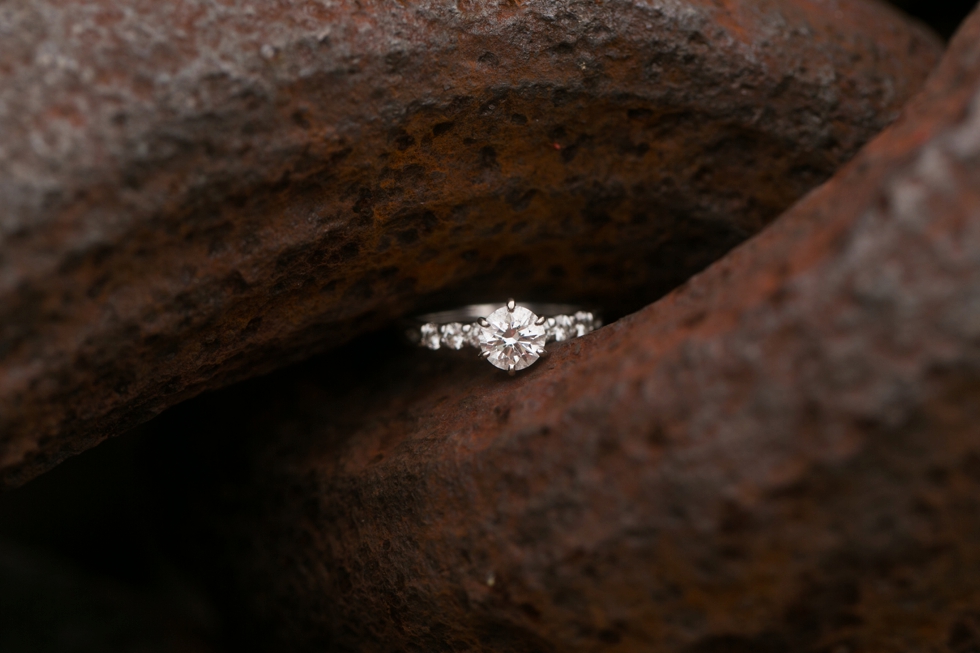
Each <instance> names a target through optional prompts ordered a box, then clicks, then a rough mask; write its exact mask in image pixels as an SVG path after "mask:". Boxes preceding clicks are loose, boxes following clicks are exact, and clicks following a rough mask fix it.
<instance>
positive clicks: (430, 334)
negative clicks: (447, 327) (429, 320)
mask: <svg viewBox="0 0 980 653" xmlns="http://www.w3.org/2000/svg"><path fill="white" fill-rule="evenodd" d="M420 333H421V335H422V346H423V347H428V348H429V349H439V327H438V326H437V325H435V324H423V325H422V329H421V331H420Z"/></svg>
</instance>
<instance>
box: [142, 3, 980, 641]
mask: <svg viewBox="0 0 980 653" xmlns="http://www.w3.org/2000/svg"><path fill="white" fill-rule="evenodd" d="M978 189H980V14H974V15H973V17H972V19H971V22H969V23H968V25H967V27H965V28H964V30H963V31H962V32H961V33H960V35H959V37H958V38H957V39H956V40H954V42H953V45H952V47H951V50H950V52H949V53H948V54H947V58H946V59H945V61H944V63H943V64H942V65H941V67H940V70H939V72H938V74H937V75H936V76H935V77H933V78H932V79H931V81H930V82H929V84H928V86H927V88H926V90H925V91H924V92H923V94H921V95H920V96H919V97H918V99H917V100H915V101H914V102H913V103H912V104H911V105H910V107H909V108H908V110H907V111H906V112H905V114H904V115H903V118H902V119H901V120H900V121H899V122H898V123H896V125H895V126H893V127H892V128H890V129H889V130H887V131H886V132H885V133H884V134H883V135H882V136H880V137H879V138H877V139H876V140H875V141H873V142H872V143H871V144H870V145H869V146H868V147H866V148H865V149H864V150H863V151H862V153H861V154H859V155H858V157H857V158H856V159H855V161H854V162H852V164H850V165H848V166H847V167H846V168H845V169H844V170H843V171H842V172H841V173H839V174H838V175H837V176H836V177H835V178H834V179H833V180H832V181H830V182H828V183H827V184H826V185H824V186H823V187H822V188H820V189H819V190H818V191H816V192H814V193H813V194H811V195H810V196H808V197H807V198H806V199H805V200H804V201H803V202H801V203H800V204H798V205H797V206H795V207H794V208H793V209H792V210H790V211H789V212H788V213H787V214H785V215H784V216H783V217H781V218H780V219H779V220H777V221H776V223H775V224H774V225H772V226H771V227H770V228H769V229H767V230H766V231H764V232H763V233H761V234H760V235H759V236H757V237H756V238H754V239H752V240H751V241H750V242H748V243H746V244H745V245H743V246H741V247H739V248H738V249H736V250H735V251H733V252H732V253H730V254H729V255H728V256H726V257H725V258H724V259H723V260H721V261H719V262H718V263H716V264H714V265H712V266H711V267H710V268H708V269H707V270H706V271H705V272H703V273H702V274H700V275H697V276H695V277H694V278H693V279H692V280H690V281H689V282H688V283H687V284H685V285H684V286H683V287H681V288H680V289H678V290H677V291H675V292H673V293H672V294H670V295H669V296H667V297H666V298H664V299H663V300H661V301H659V302H657V303H656V304H654V305H652V306H650V307H648V308H646V309H644V310H642V311H641V312H639V313H636V314H634V315H631V316H629V317H627V318H625V319H623V320H620V321H619V322H617V323H615V324H612V325H610V326H608V327H606V328H603V329H600V330H599V331H597V332H595V333H593V334H590V335H588V336H585V337H583V338H579V339H576V340H573V341H570V342H567V343H562V344H560V345H558V346H556V347H555V348H554V349H555V351H554V352H553V353H552V354H551V356H550V358H549V359H547V360H545V361H544V362H542V363H540V364H539V365H537V366H535V368H532V369H531V370H529V371H528V372H527V373H525V374H523V375H519V376H518V377H516V378H513V379H511V378H509V377H507V376H506V375H503V374H500V373H496V372H495V371H493V370H490V369H487V368H486V366H484V365H483V364H482V363H480V362H478V361H472V362H471V364H467V363H466V362H465V361H446V360H437V359H436V357H435V356H434V355H433V354H430V353H427V352H407V353H405V354H404V355H403V357H401V358H398V359H396V360H394V361H393V362H391V363H389V364H388V365H387V366H384V367H382V369H380V370H379V371H377V372H360V373H356V374H355V375H354V377H353V378H354V379H355V380H350V379H349V378H348V379H343V377H342V375H343V374H344V373H345V367H344V366H343V363H344V361H343V359H340V358H338V359H333V360H330V361H327V362H324V363H323V365H324V366H326V367H327V369H324V368H323V367H317V366H311V367H310V368H308V369H307V370H306V372H303V373H300V372H293V373H291V374H289V375H280V376H279V377H276V378H273V379H271V380H268V381H263V382H255V383H253V384H251V385H249V386H246V387H244V388H236V389H232V390H229V391H226V393H225V394H224V395H223V398H218V399H212V400H210V402H201V403H200V404H199V405H198V406H197V408H196V409H195V411H194V412H191V413H189V414H185V415H184V416H183V417H181V415H180V414H177V415H175V416H174V418H173V421H171V422H169V423H164V424H162V425H161V428H163V429H164V433H163V436H164V438H166V437H168V436H169V435H170V434H173V433H177V432H179V430H181V429H188V428H190V429H191V433H192V435H190V436H189V437H188V441H189V442H191V443H192V444H193V445H194V446H197V447H199V446H201V445H202V443H204V442H209V441H219V442H220V441H223V444H221V445H220V446H218V447H217V448H216V451H218V452H219V455H217V456H216V457H215V462H222V461H224V462H225V463H227V462H228V461H229V460H230V459H232V458H234V457H235V456H237V455H239V454H240V452H241V451H242V450H243V449H242V445H241V443H242V442H243V441H246V440H247V441H249V442H250V443H251V444H250V445H249V447H248V448H247V449H246V450H247V451H248V455H246V456H245V458H244V460H245V464H244V465H243V466H240V467H238V468H236V469H237V471H235V475H229V476H226V477H224V481H223V482H222V483H221V484H219V485H220V489H221V491H220V492H219V493H217V494H214V495H212V498H214V497H217V498H218V499H217V501H216V503H215V505H213V506H212V511H211V512H205V513H204V515H205V523H207V524H208V525H209V527H213V528H216V529H217V530H218V532H220V533H221V535H222V536H223V537H225V538H226V546H227V548H226V549H225V553H226V554H227V555H228V556H229V557H228V558H227V559H228V560H232V561H233V562H234V565H233V568H234V570H235V578H236V582H237V583H238V585H237V586H236V589H235V593H236V596H241V597H247V598H246V600H247V601H248V602H249V604H250V607H251V610H252V614H253V615H258V616H259V618H260V620H265V621H266V622H268V623H271V624H274V626H275V627H276V628H278V632H279V636H280V637H281V638H283V640H285V641H288V642H289V648H290V649H291V650H324V649H330V650H357V651H396V650H397V651H401V650H424V651H458V650H467V651H493V652H494V653H502V652H508V651H598V650H603V651H683V652H686V653H720V652H722V651H724V652H742V651H745V652H748V651H751V652H753V653H756V652H760V651H827V652H837V651H850V652H852V653H859V652H862V653H863V652H867V653H871V652H876V653H877V652H881V651H893V652H896V653H898V652H908V651H951V652H960V651H967V650H972V649H973V648H976V647H977V646H980V426H978V425H980V401H977V398H978V396H980V191H978ZM338 377H340V380H339V379H338ZM345 386H346V387H347V389H344V387H345ZM257 403H261V404H262V405H261V407H260V408H256V409H253V410H248V411H244V413H243V411H242V406H243V405H249V404H257ZM188 418H192V419H188ZM198 420H202V423H198ZM195 429H200V431H197V430H195ZM215 435H217V436H218V438H217V440H212V438H213V437H214V436H215ZM209 436H210V437H209ZM236 452H237V453H236ZM185 453H186V452H185ZM174 455H175V458H180V457H183V455H184V454H180V453H177V454H174ZM165 469H167V472H166V473H167V475H168V476H169V477H170V482H171V483H173V484H174V485H175V486H177V487H179V486H180V485H181V483H180V482H179V481H175V480H174V477H173V472H172V468H165ZM205 469H207V474H206V475H205V476H206V477H208V478H212V479H213V478H215V477H217V476H218V475H219V473H220V471H219V470H220V469H221V465H214V466H210V465H208V466H206V467H205ZM202 496H203V495H201V494H198V493H196V492H195V493H193V494H191V503H190V504H189V505H191V506H195V507H198V508H199V507H200V505H201V504H200V503H199V502H200V501H201V499H202Z"/></svg>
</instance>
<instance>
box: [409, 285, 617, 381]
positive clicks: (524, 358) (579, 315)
mask: <svg viewBox="0 0 980 653" xmlns="http://www.w3.org/2000/svg"><path fill="white" fill-rule="evenodd" d="M417 319H418V322H419V323H420V324H419V326H417V327H415V328H413V329H412V330H411V331H410V332H409V337H410V338H412V340H414V341H415V342H417V343H418V344H419V346H421V347H427V348H428V349H441V348H444V347H445V348H447V349H462V348H463V347H464V346H469V347H476V348H478V349H480V356H481V357H482V358H485V359H487V360H488V361H490V363H491V364H492V365H494V366H495V367H499V368H500V369H502V370H507V371H508V372H510V373H511V374H514V373H515V372H517V371H518V370H523V369H524V368H526V367H528V366H530V365H532V364H533V363H534V362H535V361H537V360H538V358H540V357H541V356H542V355H543V354H545V353H546V352H545V349H544V347H545V344H546V343H548V342H552V341H555V342H561V341H562V340H568V339H570V338H577V337H579V336H584V335H585V334H586V333H589V332H591V331H594V330H595V329H598V328H599V327H600V326H602V324H601V322H600V321H599V320H598V319H597V318H596V317H595V315H593V314H592V313H591V312H589V311H583V310H579V309H578V307H575V306H569V305H567V304H530V303H529V304H523V305H522V304H518V303H517V302H515V301H514V300H513V299H511V300H509V301H508V302H507V304H506V305H505V306H499V305H497V304H474V305H472V306H464V307H463V308H460V309H457V310H454V311H444V312H441V313H430V314H428V315H422V316H419V317H418V318H417Z"/></svg>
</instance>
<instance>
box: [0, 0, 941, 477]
mask: <svg viewBox="0 0 980 653" xmlns="http://www.w3.org/2000/svg"><path fill="white" fill-rule="evenodd" d="M0 33H2V38H0V196H2V199H3V207H2V212H0V316H2V319H0V483H2V484H5V485H10V484H18V483H21V482H23V481H24V480H26V479H28V478H30V477H31V476H33V475H35V474H36V473H38V472H40V471H43V470H44V469H46V468H48V467H50V466H51V465H53V464H55V463H57V461H59V460H61V459H63V458H64V457H65V456H68V455H70V454H71V453H73V452H77V451H79V450H82V449H85V448H87V447H90V446H92V445H93V444H95V443H96V442H98V441H99V440H100V439H102V438H103V437H106V436H107V435H111V434H114V433H118V432H120V431H121V430H123V429H125V428H128V427H129V426H132V425H133V424H136V423H139V422H141V421H143V420H145V419H147V418H148V417H149V416H152V415H154V414H156V413H157V412H159V411H160V410H162V409H163V408H165V407H167V406H169V405H173V404H175V403H177V402H179V401H180V400H182V399H185V398H187V397H189V396H192V395H195V394H197V393H199V392H200V391H202V390H203V389H206V388H210V387H217V386H220V385H223V384H226V383H228V382H230V381H232V380H236V379H240V378H243V377H246V376H249V375H254V374H258V373H260V372H262V371H266V370H269V369H271V368H273V367H276V366H279V365H282V364H284V363H285V362H288V361H292V360H297V359H299V358H302V357H305V356H308V355H310V354H311V353H314V352H317V351H323V350H325V349H327V348H329V347H332V346H335V345H336V344H337V343H339V342H342V341H344V340H346V339H348V338H349V337H351V336H352V335H353V334H356V333H358V332H360V331H363V330H365V329H369V328H373V327H376V326H378V325H381V324H384V323H385V322H386V321H388V320H389V319H391V318H392V317H393V316H397V315H401V314H404V313H405V312H406V311H409V310H414V309H416V308H427V307H433V306H435V305H436V304H437V303H439V301H440V300H445V301H450V300H451V301H455V300H459V299H461V298H462V299H465V300H467V301H478V300H481V299H484V298H493V299H497V298H498V297H497V295H498V294H505V293H507V292H508V291H509V290H511V289H512V288H513V287H514V286H515V284H517V283H520V284H521V287H526V288H529V292H528V297H526V298H527V299H534V298H545V299H548V300H552V301H558V300H562V299H570V298H571V299H575V300H578V301H584V300H602V301H603V302H604V303H606V304H608V307H609V308H610V309H612V310H632V309H635V308H638V307H639V306H641V305H643V304H644V303H646V302H648V301H651V300H652V299H655V298H656V297H658V296H660V295H661V294H662V293H664V292H666V291H667V290H669V289H670V288H672V287H673V286H675V285H676V284H677V283H679V282H680V281H681V280H683V279H685V278H686V277H687V276H688V275H690V274H691V273H693V272H694V271H696V270H699V269H701V268H703V267H704V266H705V265H706V264H708V263H709V262H710V261H712V260H714V259H715V258H717V257H718V256H720V255H721V254H722V253H723V252H725V251H726V250H728V249H729V248H730V247H732V246H733V245H734V244H736V243H737V242H739V241H740V240H742V239H744V238H745V237H747V236H748V235H750V234H752V233H754V232H755V231H757V230H758V229H759V228H760V227H762V226H763V225H764V224H765V223H766V222H767V221H769V220H770V219H771V218H772V217H774V216H775V215H776V214H777V213H778V212H779V211H781V210H782V209H784V208H785V207H786V206H787V205H788V204H790V203H791V202H792V201H793V200H795V199H796V198H797V197H799V196H800V195H801V194H803V193H804V192H805V191H806V190H808V189H809V188H811V187H813V186H814V185H816V184H817V183H818V182H820V181H822V180H823V179H824V178H826V177H827V176H829V175H830V174H831V173H832V172H833V171H834V170H835V169H836V168H837V167H838V165H839V164H840V163H841V162H843V161H845V160H846V159H848V158H849V157H850V156H851V155H852V154H853V153H854V152H855V151H856V150H857V148H858V147H859V146H860V144H861V143H863V142H864V141H865V140H866V139H867V138H869V137H870V136H871V135H873V134H874V133H876V132H877V131H879V130H880V129H881V128H882V127H883V126H884V125H885V124H887V123H889V122H890V121H891V120H892V119H893V118H894V117H895V116H896V114H897V112H898V110H899V108H900V107H901V106H902V104H903V102H904V101H905V99H906V98H907V97H909V95H910V94H911V92H912V91H913V90H914V89H915V88H917V87H918V85H919V83H920V82H921V80H922V79H923V77H924V75H925V74H926V72H927V71H928V70H930V68H931V66H932V65H933V62H934V61H935V60H936V57H937V56H938V52H939V47H940V46H939V45H938V43H937V41H936V40H935V38H934V37H933V36H931V35H930V34H929V33H928V32H927V31H925V30H924V29H923V28H921V27H919V26H917V25H915V24H912V23H911V22H909V21H907V20H906V19H904V18H903V17H901V16H899V15H898V14H897V13H895V12H894V11H893V10H891V9H888V8H887V7H886V6H884V5H879V4H876V3H873V2H859V1H857V0H855V1H853V2H843V1H842V0H833V1H829V2H812V1H811V0H792V1H786V0H778V1H777V0H753V1H748V0H740V1H736V0H723V1H719V0H698V1H696V2H676V1H675V0H656V1H651V2H627V1H624V0H616V1H612V2H602V3H598V2H597V3H591V2H589V3H582V2H571V1H565V0H562V1H557V0H534V1H532V2H521V3H515V2H510V1H506V2H505V1H503V0H500V1H492V2H468V1H463V0H458V1H456V2H450V1H447V0H421V1H418V2H399V3H391V2H385V3H381V2H378V1H376V0H375V1H363V0H360V1H357V2H354V1H353V0H351V1H342V2H334V3H318V2H306V1H301V0H292V1H288V2H278V3H254V4H228V3H210V2H196V1H193V0H182V1H180V2H154V1H149V0H124V1H113V2H105V1H97V0H79V1H77V2H68V1H67V0H42V1H35V0H14V1H11V2H5V3H4V4H3V7H2V8H0ZM504 296H506V295H504Z"/></svg>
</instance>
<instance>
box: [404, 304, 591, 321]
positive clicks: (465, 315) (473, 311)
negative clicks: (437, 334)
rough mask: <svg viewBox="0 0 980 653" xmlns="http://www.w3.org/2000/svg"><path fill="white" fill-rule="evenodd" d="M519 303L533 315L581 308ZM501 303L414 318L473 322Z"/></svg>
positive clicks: (559, 312)
mask: <svg viewBox="0 0 980 653" xmlns="http://www.w3.org/2000/svg"><path fill="white" fill-rule="evenodd" d="M517 303H518V304H519V305H521V306H523V307H524V308H526V309H528V310H529V311H531V312H532V313H534V314H535V315H544V316H552V315H572V314H574V313H575V312H577V311H581V310H583V309H582V307H581V306H576V305H575V304H548V303H541V302H517ZM501 306H503V304H502V303H501V304H471V305H469V306H462V307H460V308H456V309H453V310H451V311H439V312H436V313H428V314H426V315H419V316H417V317H416V318H415V319H416V320H417V321H418V322H419V323H420V324H424V323H434V324H449V323H451V322H464V323H465V322H475V321H477V320H479V319H480V318H481V317H487V316H488V315H490V314H491V313H493V312H494V311H496V310H497V309H499V308H500V307H501Z"/></svg>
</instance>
